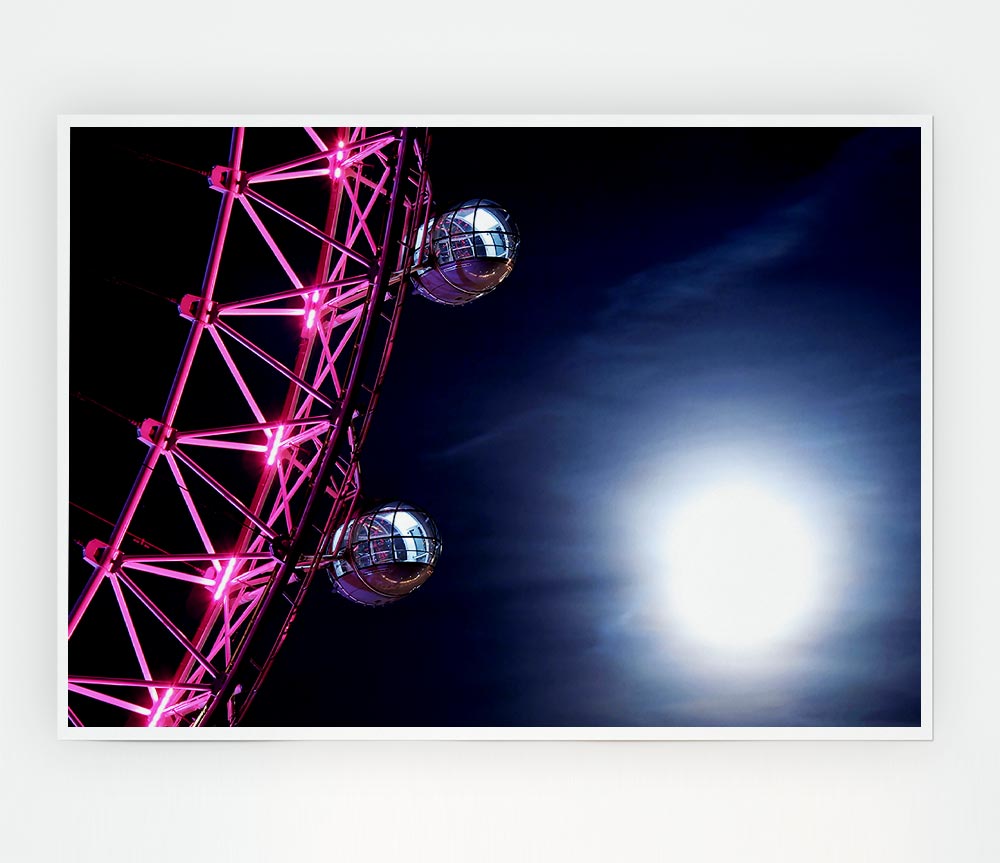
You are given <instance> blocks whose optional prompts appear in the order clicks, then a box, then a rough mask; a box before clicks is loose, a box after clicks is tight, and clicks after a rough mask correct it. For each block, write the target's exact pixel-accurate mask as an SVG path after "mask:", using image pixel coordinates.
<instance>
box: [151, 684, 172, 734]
mask: <svg viewBox="0 0 1000 863" xmlns="http://www.w3.org/2000/svg"><path fill="white" fill-rule="evenodd" d="M173 697H174V688H173V687H172V686H171V687H170V689H168V690H167V691H166V692H164V693H163V697H162V698H161V699H160V703H159V704H157V705H156V711H155V712H154V713H153V718H152V719H150V720H149V727H150V728H156V726H157V725H159V724H160V719H161V718H162V717H163V711H164V710H165V709H166V706H167V702H169V701H170V699H171V698H173Z"/></svg>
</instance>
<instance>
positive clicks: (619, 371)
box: [58, 117, 931, 739]
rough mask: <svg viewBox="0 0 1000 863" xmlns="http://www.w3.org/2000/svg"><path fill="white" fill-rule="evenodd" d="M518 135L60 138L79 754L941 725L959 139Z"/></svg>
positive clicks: (172, 132) (672, 126) (502, 129)
mask: <svg viewBox="0 0 1000 863" xmlns="http://www.w3.org/2000/svg"><path fill="white" fill-rule="evenodd" d="M296 122H299V123H300V125H295V123H296ZM491 122H492V123H493V124H492V125H488V126H484V125H471V124H468V123H466V124H463V120H462V118H461V117H454V118H450V119H449V120H448V122H446V123H440V122H438V123H437V124H432V123H428V125H427V126H420V127H408V126H400V127H393V128H388V127H385V126H377V127H369V126H366V125H358V124H353V123H347V122H343V121H342V120H341V119H340V118H307V119H305V120H304V121H303V120H299V119H298V118H288V119H287V122H285V123H282V124H279V125H276V124H275V120H274V118H268V120H267V122H255V121H254V118H246V123H245V125H242V126H235V127H234V126H231V125H222V123H221V121H220V122H213V121H212V120H211V118H191V119H190V120H189V121H186V120H178V119H177V118H157V117H135V118H129V117H116V118H100V117H73V118H63V121H62V128H61V141H60V144H61V173H60V191H61V204H60V208H61V209H60V215H61V223H60V224H61V237H60V240H61V255H62V256H63V257H62V261H63V264H64V266H63V267H62V272H63V273H64V274H65V278H64V280H63V281H64V283H63V284H62V285H61V302H62V303H63V306H64V309H65V310H66V313H67V315H68V320H69V342H68V346H67V347H68V351H67V355H68V369H64V370H63V371H64V375H65V381H66V383H64V386H63V390H64V391H63V393H62V397H63V398H64V399H65V402H64V404H65V406H66V415H67V416H68V423H67V427H65V428H63V429H62V435H63V444H64V446H63V453H62V458H63V462H64V465H63V466H64V490H65V495H66V498H65V499H64V501H63V505H64V526H65V527H64V531H63V537H62V540H61V541H62V542H63V543H64V546H65V548H66V549H67V550H66V551H65V554H66V555H67V557H66V560H67V561H68V563H67V566H66V567H65V571H64V572H61V573H60V579H61V589H62V593H63V597H64V600H65V607H64V613H65V614H66V615H67V620H68V627H67V630H66V631H65V632H62V631H61V632H59V634H58V637H59V643H60V664H61V669H60V674H61V676H62V680H63V682H64V684H65V685H63V683H61V684H60V691H61V692H63V693H64V695H63V703H62V705H61V707H60V719H59V722H60V724H61V726H65V730H64V731H61V732H60V733H61V735H62V736H64V737H70V738H72V737H85V736H97V737H118V736H128V737H140V738H141V737H146V736H148V737H150V738H154V737H160V736H162V735H163V734H165V733H166V732H163V731H160V730H158V729H181V731H176V732H171V733H172V734H182V735H183V736H185V737H192V738H197V737H199V736H201V735H204V736H210V735H213V734H214V735H215V736H219V735H220V734H221V735H223V736H225V735H232V736H234V737H238V736H241V735H245V736H255V735H262V736H277V737H281V736H289V737H295V736H316V737H366V736H388V737H391V736H394V735H401V736H417V737H419V736H422V735H426V736H449V734H453V735H454V736H465V737H484V738H496V737H501V738H502V737H548V738H558V737H565V738H580V737H584V738H610V739H614V738H624V737H639V738H665V739H669V738H684V737H709V738H710V737H737V738H739V737H744V738H752V737H755V736H761V735H764V736H772V737H781V736H789V737H794V736H807V737H808V736H814V737H842V736H852V735H854V736H859V737H864V736H882V737H899V738H914V737H926V736H929V733H930V711H931V704H930V668H929V663H930V653H929V645H930V637H931V631H930V593H929V591H930V560H929V533H930V521H929V518H930V476H929V470H930V422H929V417H930V402H929V399H930V385H929V382H930V375H931V366H930V360H931V351H930V347H931V346H930V341H929V339H930V327H931V321H930V319H929V315H930V289H931V286H930V272H929V260H930V257H929V256H930V242H931V237H930V227H929V226H930V218H931V213H930V188H929V182H930V180H929V178H930V173H929V165H930V158H931V154H930V149H929V147H930V120H929V119H926V118H915V119H914V118H905V117H886V118H842V117H829V118H809V119H808V121H806V120H801V121H800V120H798V119H796V118H795V117H781V118H730V119H729V120H723V121H719V122H717V123H715V124H714V125H705V124H703V123H701V122H700V121H699V120H698V119H697V118H670V117H662V118H633V119H632V120H624V119H622V118H603V119H602V118H593V119H592V120H590V119H586V118H583V119H581V118H574V121H573V124H571V125H565V124H564V123H565V122H566V121H563V120H560V118H550V119H548V120H545V119H543V118H521V119H520V120H518V119H517V118H510V120H505V119H504V118H497V119H496V120H495V121H491ZM67 636H68V638H67ZM212 729H214V731H213V730H212ZM223 732H225V734H223Z"/></svg>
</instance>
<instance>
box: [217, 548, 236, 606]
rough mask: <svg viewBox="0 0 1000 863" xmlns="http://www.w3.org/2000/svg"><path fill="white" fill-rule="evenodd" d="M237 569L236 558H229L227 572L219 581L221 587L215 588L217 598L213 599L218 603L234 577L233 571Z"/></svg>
mask: <svg viewBox="0 0 1000 863" xmlns="http://www.w3.org/2000/svg"><path fill="white" fill-rule="evenodd" d="M235 567H236V558H235V557H231V558H229V563H228V564H226V571H225V572H223V573H222V578H221V579H219V586H218V587H216V588H215V596H214V597H213V599H214V600H215V601H216V602H218V601H219V600H220V599H221V598H222V594H223V592H224V591H225V589H226V585H228V584H229V579H231V578H232V577H233V569H234V568H235Z"/></svg>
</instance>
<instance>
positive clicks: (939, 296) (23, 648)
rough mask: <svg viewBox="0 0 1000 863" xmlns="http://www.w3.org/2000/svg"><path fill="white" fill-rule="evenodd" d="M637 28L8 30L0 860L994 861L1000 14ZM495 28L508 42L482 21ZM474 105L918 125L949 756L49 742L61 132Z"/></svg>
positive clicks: (180, 6)
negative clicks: (906, 120)
mask: <svg viewBox="0 0 1000 863" xmlns="http://www.w3.org/2000/svg"><path fill="white" fill-rule="evenodd" d="M647 5H648V4H645V3H639V2H634V0H619V2H614V3H602V4H593V3H581V4H579V6H578V7H577V8H573V9H570V7H568V6H564V7H562V8H561V9H559V10H545V9H542V7H541V4H540V3H539V2H537V0H534V2H522V0H518V2H513V3H508V4H505V5H499V4H493V5H491V6H490V7H487V6H480V7H473V8H470V7H468V6H467V5H466V4H461V3H454V2H451V3H443V2H431V3H427V4H420V3H399V2H397V0H390V2H372V3H365V4H362V3H360V2H359V3H356V4H354V6H353V7H346V6H340V5H339V4H329V5H328V6H326V7H321V6H312V5H307V4H300V3H297V2H290V3H282V4H273V3H272V4H265V3H262V2H259V0H246V2H244V3H239V4H238V3H226V4H208V3H205V2H191V0H178V2H175V3H173V4H167V3H160V4H140V3H137V2H136V0H129V2H124V0H94V2H82V3H72V4H71V3H53V2H36V3H35V4H33V5H31V6H30V8H29V6H28V4H21V5H19V6H16V7H10V8H9V9H8V10H7V11H6V12H5V19H7V20H6V22H5V25H4V26H3V28H2V32H0V65H2V78H0V80H2V81H3V86H2V91H0V92H2V101H3V109H4V112H3V119H4V125H3V127H2V130H0V147H2V153H3V160H2V162H0V165H2V172H0V176H2V180H0V197H2V206H0V220H2V222H0V267H2V281H0V291H2V294H0V296H2V298H3V303H4V305H3V314H2V317H0V320H2V325H3V338H2V339H0V344H2V346H3V352H4V353H3V375H4V388H3V393H4V399H3V408H4V411H3V415H4V419H3V422H2V423H0V436H2V438H0V453H2V454H3V457H4V478H5V485H6V493H5V495H4V499H3V507H4V510H3V515H4V519H3V525H4V532H3V544H4V547H5V550H6V552H7V554H6V560H7V561H8V566H7V567H5V568H4V570H3V573H2V578H3V581H4V584H5V592H4V595H3V599H2V600H0V633H2V635H0V638H2V648H3V651H2V654H0V655H2V657H3V662H2V666H0V667H2V671H0V674H2V683H3V690H2V691H3V696H2V698H0V731H2V734H3V743H2V744H0V746H2V749H0V756H2V758H0V777H2V779H0V793H2V794H3V795H4V798H5V799H4V801H3V802H4V805H3V808H2V809H0V812H2V815H0V856H3V857H4V859H8V860H13V861H33V860H44V861H48V860H65V861H102V863H103V861H109V862H110V861H126V860H129V861H131V860H150V861H166V860H168V859H170V860H177V859H190V860H197V861H201V860H210V859H219V860H237V859H240V860H296V859H299V858H307V859H314V858H337V859H341V860H346V861H357V860H369V859H374V860H392V859H397V858H404V859H430V858H433V859H435V860H436V861H437V860H441V861H452V860H454V861H463V863H465V861H480V860H486V861H492V860H497V861H501V860H502V861H511V860H546V861H552V860H557V861H558V860H625V859H634V858H639V857H653V856H655V857H657V858H659V857H662V856H665V855H668V854H669V855H672V856H673V859H676V860H683V861H701V860H706V861H716V860H720V861H727V860H740V861H756V860H768V861H786V860H787V861H796V863H798V861H852V860H873V861H879V863H892V861H903V860H906V861H932V860H944V859H949V860H956V861H962V863H971V861H994V860H998V859H1000V828H998V827H997V825H996V809H997V804H998V802H1000V742H998V741H1000V733H998V731H997V716H998V713H1000V698H998V685H997V684H998V677H1000V676H998V674H997V666H996V662H997V657H998V647H1000V644H998V638H997V634H996V631H997V630H996V626H995V622H994V621H995V617H996V609H997V608H998V606H1000V587H998V584H1000V572H998V568H997V564H996V560H995V555H992V554H990V552H991V551H992V550H993V548H994V545H995V541H994V539H993V537H994V536H996V535H997V533H998V526H997V521H998V519H997V515H998V510H1000V507H998V504H997V493H996V485H997V481H998V478H1000V477H998V471H997V467H998V465H997V462H998V456H997V451H996V447H995V445H994V444H995V442H996V441H997V440H1000V431H998V428H997V426H998V419H1000V411H998V396H997V392H998V385H997V371H998V366H1000V364H998V362H997V359H998V357H997V355H998V341H997V339H996V337H995V335H994V333H995V331H996V329H997V325H998V320H1000V314H998V313H1000V303H998V299H997V298H998V293H1000V280H998V278H997V276H998V273H997V270H998V267H997V263H996V262H997V257H998V253H997V246H998V236H1000V219H998V216H997V212H998V207H1000V205H998V201H1000V168H998V162H1000V159H998V155H1000V153H998V142H1000V120H998V116H997V110H996V109H997V87H996V81H997V79H998V77H1000V76H998V72H1000V62H998V61H997V59H996V48H995V42H996V34H997V21H996V20H995V13H993V12H992V4H989V3H986V2H971V0H964V2H963V0H958V2H953V3H950V4H944V3H930V2H908V3H904V2H889V0H864V2H858V0H841V2H838V3H826V4H809V3H805V2H802V0H766V2H764V3H750V2H746V0H729V2H719V3H709V2H703V3H700V4H695V3H691V4H685V5H684V6H683V7H681V8H676V9H666V8H664V9H663V10H661V11H659V12H657V13H655V14H654V13H644V12H640V9H646V8H647ZM213 6H215V7H217V8H211V7H213ZM12 10H15V11H12ZM497 10H500V11H509V13H510V16H509V17H508V16H507V15H504V17H503V20H501V21H500V22H499V23H496V22H495V21H494V20H493V19H495V18H496V17H498V16H497V14H496V13H497ZM646 16H653V17H646ZM300 22H301V23H300ZM366 31H368V32H371V33H373V34H376V33H377V34H378V39H377V40H372V41H371V42H370V43H366V42H365V41H364V39H363V37H361V36H360V35H359V34H363V33H365V32H366ZM397 57H399V58H401V59H398V60H397V59H395V58H397ZM402 58H407V63H406V67H407V69H408V71H405V72H403V71H401V70H402V69H403V68H404V63H403V59H402ZM381 63H385V64H387V65H385V66H384V67H380V65H379V64H381ZM352 64H357V69H353V68H352ZM389 64H392V65H389ZM484 97H485V98H487V102H486V103H482V102H480V101H478V100H479V99H481V98H484ZM484 108H486V109H489V110H494V111H510V112H523V111H534V112H545V113H548V112H557V111H558V112H581V113H585V112H618V111H627V112H682V113H728V112H741V113H753V112H765V113H776V112H808V113H833V112H844V113H932V114H934V115H935V156H936V178H935V193H936V219H935V222H936V226H935V227H936V314H935V324H936V368H935V385H936V412H935V414H936V536H935V540H936V561H935V564H936V568H935V591H936V594H935V600H936V601H935V610H934V611H935V641H936V668H935V672H936V679H935V686H936V704H935V733H936V739H935V740H934V742H932V743H873V742H872V743H861V742H856V743H846V742H841V743H683V744H678V743H674V744H669V743H659V744H651V743H619V744H612V743H601V744H584V743H562V744H551V743H549V744H541V743H490V744H486V743H483V744H479V743H452V744H445V743H425V744H416V743H364V744H351V743H315V742H313V743H308V742H307V743H288V744H278V743H258V744H253V743H234V744H229V745H225V744H218V743H205V744H184V745H176V744H175V745H171V744H168V743H156V744H136V743H117V744H104V743H68V742H62V743H58V742H56V740H55V722H54V719H53V717H54V715H55V699H56V687H55V683H54V676H55V671H54V669H55V640H54V637H53V632H54V629H55V627H56V625H57V624H58V623H59V622H61V621H63V620H64V619H65V618H64V617H63V615H62V613H61V612H59V611H58V610H57V608H56V601H55V572H56V562H55V555H56V542H55V540H54V530H55V527H54V526H55V514H54V513H55V470H54V464H55V458H54V453H55V449H56V447H55V432H54V427H55V422H56V417H55V400H54V374H55V372H54V370H55V359H56V358H55V327H54V319H55V318H54V309H55V289H54V285H55V274H56V271H55V254H54V252H55V231H54V225H55V216H54V213H55V175H54V166H55V152H56V149H55V115H56V114H57V113H85V112H100V113H109V112H126V113H128V112H144V113H159V112H183V113H187V112H209V113H218V112H262V113H263V112H268V113H270V112H307V111H310V112H316V111H352V112H361V111H364V112H373V111H382V112H391V111H404V110H405V111H408V112H409V111H426V112H447V111H471V110H482V109H484ZM114 181H115V178H113V177H109V178H108V182H109V183H111V182H114ZM93 337H95V338H103V337H112V336H109V335H106V334H93ZM171 837H174V838H171Z"/></svg>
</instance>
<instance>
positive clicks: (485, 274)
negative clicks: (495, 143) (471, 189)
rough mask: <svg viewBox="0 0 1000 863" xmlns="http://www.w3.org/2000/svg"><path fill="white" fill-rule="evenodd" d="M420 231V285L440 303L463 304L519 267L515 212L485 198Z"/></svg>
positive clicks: (417, 285)
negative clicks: (515, 265)
mask: <svg viewBox="0 0 1000 863" xmlns="http://www.w3.org/2000/svg"><path fill="white" fill-rule="evenodd" d="M429 235H430V236H429V241H428V242H424V236H423V231H422V230H421V232H420V233H419V234H418V242H417V253H416V261H415V263H416V264H417V268H416V270H415V271H414V286H415V289H416V292H417V293H418V294H420V295H421V296H424V297H426V298H428V299H430V300H433V301H434V302H438V303H444V304H446V305H463V304H464V303H467V302H470V301H472V300H474V299H476V298H478V297H481V296H482V295H483V294H486V293H489V292H490V291H492V290H493V289H494V288H495V287H496V286H497V285H499V284H500V282H502V281H503V280H504V279H505V278H506V277H507V276H508V275H509V274H510V271H511V270H512V269H513V266H514V260H515V258H516V257H517V247H518V242H519V237H518V232H517V228H516V227H515V225H514V221H513V219H512V218H511V216H510V213H509V212H508V211H507V210H505V209H504V208H503V207H501V206H500V205H499V204H496V203H494V202H493V201H488V200H486V199H485V198H479V199H476V200H472V201H466V202H465V203H464V204H460V205H459V206H458V207H453V208H452V209H450V210H447V211H445V212H444V213H442V214H441V215H440V216H438V217H437V218H436V219H434V220H433V221H432V222H431V223H430V226H429Z"/></svg>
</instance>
